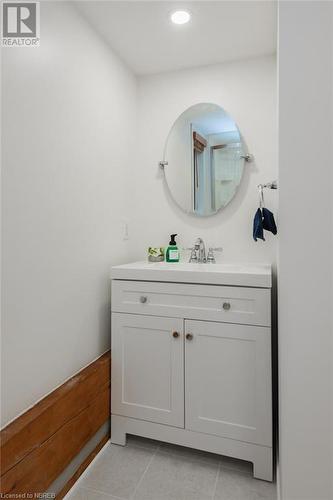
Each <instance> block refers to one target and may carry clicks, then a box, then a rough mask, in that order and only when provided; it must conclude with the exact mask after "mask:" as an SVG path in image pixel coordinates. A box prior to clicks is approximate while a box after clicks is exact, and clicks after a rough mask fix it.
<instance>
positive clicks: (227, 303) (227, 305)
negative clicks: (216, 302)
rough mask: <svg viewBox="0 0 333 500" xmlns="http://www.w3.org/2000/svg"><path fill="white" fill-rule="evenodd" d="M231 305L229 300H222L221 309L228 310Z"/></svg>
mask: <svg viewBox="0 0 333 500" xmlns="http://www.w3.org/2000/svg"><path fill="white" fill-rule="evenodd" d="M230 307H231V305H230V302H223V309H224V310H225V311H229V309H230Z"/></svg>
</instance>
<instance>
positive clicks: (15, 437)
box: [0, 351, 111, 498]
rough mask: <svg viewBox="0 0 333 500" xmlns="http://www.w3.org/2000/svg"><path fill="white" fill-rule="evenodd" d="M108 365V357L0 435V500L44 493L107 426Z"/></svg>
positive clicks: (68, 383) (99, 360) (87, 368)
mask: <svg viewBox="0 0 333 500" xmlns="http://www.w3.org/2000/svg"><path fill="white" fill-rule="evenodd" d="M110 360H111V356H110V351H109V352H108V353H105V354H103V356H101V357H100V358H98V359H97V360H95V361H94V362H93V363H91V364H90V365H89V366H88V367H86V368H84V369H83V370H82V371H81V372H79V373H78V374H76V375H75V376H74V377H72V378H71V379H69V380H67V381H66V382H65V383H64V384H63V385H62V386H60V387H58V388H57V389H56V390H55V391H53V392H52V393H51V394H49V395H48V396H47V397H46V398H44V399H43V400H41V401H39V402H38V403H37V404H36V405H35V406H34V407H32V408H31V409H29V410H28V411H27V412H26V413H24V414H23V415H21V416H20V417H18V418H17V419H16V420H14V421H13V422H11V423H10V424H9V425H8V426H7V427H5V428H4V429H3V430H2V431H1V433H0V439H1V448H0V452H1V495H2V496H5V495H7V496H8V495H10V494H11V495H17V494H33V495H35V494H37V493H43V492H45V491H46V490H47V489H48V488H49V486H50V485H51V484H53V483H54V482H55V480H56V479H57V477H59V476H60V474H61V473H62V472H63V471H64V470H65V469H66V467H68V466H69V464H70V463H71V462H72V461H73V459H74V458H75V457H76V456H77V455H78V454H79V453H80V451H81V450H82V449H83V448H84V446H85V445H87V443H89V441H90V440H91V439H92V438H93V437H94V436H95V435H96V433H97V432H98V431H99V429H101V428H102V426H103V424H105V423H106V422H107V421H108V420H109V417H110V381H111V376H110V368H111V361H110ZM106 429H107V430H106V431H105V432H106V435H105V436H102V437H101V439H100V443H102V442H103V440H104V439H106V440H107V439H109V426H108V425H107V426H106ZM100 443H99V444H100ZM96 448H98V445H97V447H96ZM92 453H93V452H92ZM83 460H84V461H85V460H87V458H86V457H85V458H83ZM91 460H92V458H91ZM86 466H87V465H86ZM82 471H83V469H82ZM76 472H77V471H76ZM76 472H75V474H76ZM81 473H82V472H81ZM79 475H80V474H79ZM78 477H79V476H78ZM60 498H61V497H60Z"/></svg>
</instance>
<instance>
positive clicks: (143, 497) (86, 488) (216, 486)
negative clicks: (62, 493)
mask: <svg viewBox="0 0 333 500" xmlns="http://www.w3.org/2000/svg"><path fill="white" fill-rule="evenodd" d="M65 498H66V500H112V499H113V500H119V499H121V500H275V499H276V487H275V484H271V483H267V482H266V481H259V480H256V479H253V477H252V464H250V463H248V462H243V461H240V460H235V459H232V458H227V457H221V456H218V455H214V454H211V453H205V452H201V451H197V450H191V449H189V448H183V447H181V446H174V445H170V444H166V443H160V442H157V441H152V440H149V439H143V438H139V437H134V436H128V440H127V445H126V446H125V447H122V446H116V445H113V444H108V445H106V446H105V447H104V448H103V450H102V451H101V453H100V454H99V455H98V456H97V458H96V459H95V460H94V461H93V462H92V464H91V465H90V467H89V468H88V469H87V470H86V472H85V473H84V474H83V476H81V478H80V479H79V481H78V482H77V483H76V485H75V486H74V488H73V489H72V490H71V491H70V492H69V493H68V494H67V496H66V497H65Z"/></svg>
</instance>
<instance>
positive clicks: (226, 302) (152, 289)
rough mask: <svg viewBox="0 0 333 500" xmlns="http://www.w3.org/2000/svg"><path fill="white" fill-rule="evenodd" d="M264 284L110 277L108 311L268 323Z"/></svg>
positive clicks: (266, 324) (269, 309)
mask: <svg viewBox="0 0 333 500" xmlns="http://www.w3.org/2000/svg"><path fill="white" fill-rule="evenodd" d="M270 300H271V294H270V290H269V289H265V288H246V287H229V286H220V285H191V284H184V283H161V282H151V281H126V280H112V311H113V312H122V313H133V314H146V315H152V316H170V317H179V318H189V319H201V320H211V321H222V322H225V323H238V324H246V325H259V326H270V324H271V305H270Z"/></svg>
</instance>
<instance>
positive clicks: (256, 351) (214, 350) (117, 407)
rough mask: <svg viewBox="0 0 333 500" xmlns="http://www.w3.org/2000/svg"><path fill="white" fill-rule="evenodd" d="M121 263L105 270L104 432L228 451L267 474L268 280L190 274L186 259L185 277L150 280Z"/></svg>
mask: <svg viewBox="0 0 333 500" xmlns="http://www.w3.org/2000/svg"><path fill="white" fill-rule="evenodd" d="M138 265H139V264H138ZM175 265H176V264H174V266H175ZM197 266H200V265H197ZM124 267H126V266H119V267H118V268H114V269H113V274H112V276H113V278H114V279H112V390H111V412H112V417H111V441H112V442H113V443H116V444H122V445H124V444H125V442H126V434H127V433H128V434H136V435H141V436H145V437H150V438H153V439H159V440H161V441H167V442H171V443H176V444H180V445H183V446H189V447H192V448H198V449H202V450H206V451H211V452H214V453H219V454H222V455H228V456H232V457H236V458H240V459H244V460H248V461H251V462H253V464H254V476H255V477H258V478H261V479H266V480H272V396H271V394H272V383H271V328H270V316H271V313H270V311H271V299H270V297H271V291H270V286H268V285H269V283H270V280H267V279H266V281H264V280H260V279H259V280H258V283H259V284H261V283H262V282H264V284H265V286H255V287H254V286H239V285H238V286H230V285H229V283H230V282H231V283H232V277H230V278H229V279H228V277H225V276H224V277H223V276H221V277H220V278H221V282H222V283H226V284H225V285H224V284H213V285H212V284H210V282H211V281H212V278H211V277H207V281H208V283H207V284H205V283H202V281H201V282H200V283H198V284H196V283H195V279H196V277H195V269H194V271H193V273H191V277H190V276H189V278H188V281H191V282H188V283H186V282H185V283H184V282H182V283H180V282H176V281H175V282H171V281H166V282H163V281H153V280H152V281H149V278H151V277H153V276H150V275H149V271H147V273H145V276H147V280H141V279H137V277H138V275H137V274H136V273H133V277H134V278H135V279H128V278H129V275H128V274H126V273H122V272H121V268H124ZM212 267H213V266H212ZM216 268H217V271H216V272H218V266H216ZM161 269H163V267H161ZM165 269H167V268H165ZM202 269H203V268H201V269H200V271H201V270H202ZM210 272H212V271H210ZM267 273H270V270H269V269H267ZM248 274H249V272H248ZM123 275H124V277H125V279H121V278H122V276H123ZM164 276H165V279H167V276H166V274H165V275H162V277H164ZM139 277H140V275H139ZM252 277H253V276H252ZM153 278H154V277H153ZM250 278H251V277H250V276H249V275H248V276H246V275H245V276H244V284H245V285H248V284H249V283H251V284H252V281H251V279H250ZM266 278H267V276H266ZM172 279H177V273H175V275H174V276H172ZM182 279H183V280H184V276H182ZM198 279H201V280H203V278H202V276H201V278H198Z"/></svg>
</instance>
